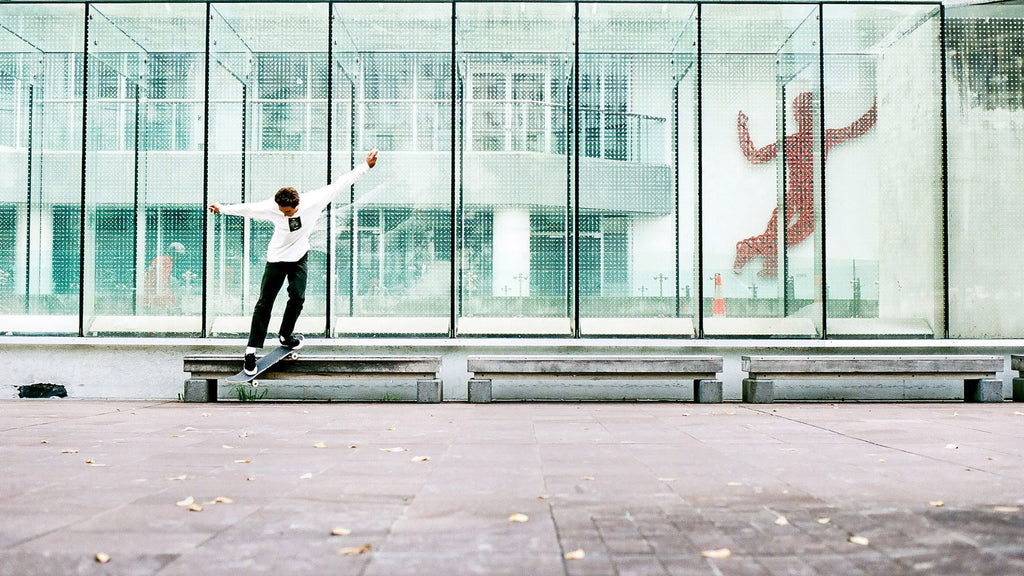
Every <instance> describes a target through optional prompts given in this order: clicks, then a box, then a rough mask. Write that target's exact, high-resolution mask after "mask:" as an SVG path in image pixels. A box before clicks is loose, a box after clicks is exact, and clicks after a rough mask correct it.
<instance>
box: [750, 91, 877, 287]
mask: <svg viewBox="0 0 1024 576" xmlns="http://www.w3.org/2000/svg"><path fill="white" fill-rule="evenodd" d="M813 103H814V97H813V95H812V94H811V93H810V92H803V93H801V94H799V95H798V96H797V97H796V98H794V99H793V114H794V116H795V117H796V125H797V131H796V132H795V133H794V134H790V135H788V136H786V140H785V156H786V172H787V174H788V183H787V186H788V188H787V190H786V202H785V206H786V219H787V222H786V248H792V247H793V246H796V245H797V244H799V243H801V242H803V241H804V239H806V238H807V237H808V236H810V235H811V233H813V232H814V154H813V150H812V146H813V145H814V137H813V136H814V135H813V133H812V130H813V116H812V113H811V106H812V105H813ZM877 109H878V103H877V102H876V103H875V104H873V105H872V106H871V109H870V110H868V111H867V112H865V113H864V115H863V116H861V117H860V118H858V119H857V120H855V121H854V122H853V123H852V124H850V125H849V126H846V127H844V128H831V129H828V130H825V158H826V159H828V151H829V150H831V149H832V147H833V146H835V145H836V144H841V143H843V142H846V141H847V140H852V139H854V138H856V137H858V136H861V135H862V134H864V133H865V132H867V131H868V130H870V129H871V127H872V126H874V125H875V120H876V112H877ZM747 120H748V118H747V115H746V114H744V113H743V111H740V113H739V115H738V116H737V118H736V129H737V133H738V135H739V141H740V149H741V150H743V155H744V156H746V157H747V160H748V161H749V162H750V163H751V164H764V163H765V162H769V161H771V160H773V159H775V157H776V155H777V154H778V150H777V147H776V144H775V143H774V142H773V143H771V144H769V145H767V146H765V147H764V148H755V147H754V144H753V142H751V141H750V132H749V131H748V130H747ZM778 212H779V209H778V208H775V210H773V211H772V217H771V220H769V221H768V227H767V228H765V231H764V232H762V233H761V234H760V235H758V236H751V237H750V238H747V239H745V240H740V241H739V242H737V243H736V260H735V262H733V271H734V272H736V273H737V274H739V273H740V271H741V270H743V267H744V266H746V265H747V262H749V261H750V260H751V259H753V258H756V257H758V256H761V257H762V258H764V264H763V265H762V267H761V271H760V272H758V273H757V275H758V276H761V277H763V278H772V277H775V275H776V274H777V269H778V248H777V236H778V217H779V214H778Z"/></svg>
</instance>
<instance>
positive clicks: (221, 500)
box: [213, 496, 235, 504]
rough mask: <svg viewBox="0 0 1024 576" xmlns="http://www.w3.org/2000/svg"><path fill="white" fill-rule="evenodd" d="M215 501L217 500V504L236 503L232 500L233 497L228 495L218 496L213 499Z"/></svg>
mask: <svg viewBox="0 0 1024 576" xmlns="http://www.w3.org/2000/svg"><path fill="white" fill-rule="evenodd" d="M213 501H214V502H216V503H217V504H234V503H235V501H234V500H232V499H231V498H228V497H227V496H217V497H216V498H214V499H213Z"/></svg>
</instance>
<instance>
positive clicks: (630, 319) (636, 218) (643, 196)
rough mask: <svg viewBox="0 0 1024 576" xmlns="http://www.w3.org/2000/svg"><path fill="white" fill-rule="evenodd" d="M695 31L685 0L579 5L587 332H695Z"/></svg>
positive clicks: (582, 279) (581, 275)
mask: <svg viewBox="0 0 1024 576" xmlns="http://www.w3.org/2000/svg"><path fill="white" fill-rule="evenodd" d="M696 29H697V27H696V7H695V6H693V5H689V4H677V5H664V6H663V5H656V4H604V3H602V4H581V5H580V39H579V43H580V71H579V74H580V81H579V86H580V109H579V115H580V125H581V127H583V130H582V131H581V142H580V152H581V158H580V179H581V181H580V221H579V242H580V261H579V267H580V270H579V278H580V331H581V333H582V334H584V335H592V334H593V335H601V334H613V335H629V334H646V335H650V334H659V335H673V336H683V337H693V336H694V322H693V315H694V310H693V308H692V306H691V301H690V300H687V301H686V302H684V301H683V300H682V297H683V296H684V292H683V291H681V290H679V289H677V286H678V285H679V284H680V283H685V284H686V285H690V286H692V285H693V282H694V272H693V270H694V267H693V253H694V240H695V236H694V234H693V215H694V204H695V198H696V196H695V195H694V193H693V192H694V187H693V182H694V174H695V170H694V168H695V158H696V154H695V149H694V146H693V137H694V136H693V135H694V131H693V127H694V123H693V117H694V114H695V112H696V105H695V100H696V93H695V91H694V88H695V86H696V70H695V69H694V68H693V65H694V64H695V62H696V58H695V51H696ZM682 117H687V119H686V120H683V118H682ZM677 124H678V125H680V127H679V128H678V129H677V128H676V126H677ZM682 126H686V128H687V129H686V130H685V131H684V130H683V128H682ZM682 140H686V141H685V142H682ZM684 154H685V155H684ZM684 220H685V221H686V222H685V223H684V222H683V221H684ZM681 230H685V232H684V234H683V235H681V234H680V232H681Z"/></svg>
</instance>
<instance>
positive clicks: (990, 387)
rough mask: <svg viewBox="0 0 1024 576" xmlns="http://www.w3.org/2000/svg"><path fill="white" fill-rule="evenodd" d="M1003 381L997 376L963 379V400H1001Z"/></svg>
mask: <svg viewBox="0 0 1024 576" xmlns="http://www.w3.org/2000/svg"><path fill="white" fill-rule="evenodd" d="M1002 401H1003V381H1002V380H1000V379H998V378H981V379H978V380H964V402H1002Z"/></svg>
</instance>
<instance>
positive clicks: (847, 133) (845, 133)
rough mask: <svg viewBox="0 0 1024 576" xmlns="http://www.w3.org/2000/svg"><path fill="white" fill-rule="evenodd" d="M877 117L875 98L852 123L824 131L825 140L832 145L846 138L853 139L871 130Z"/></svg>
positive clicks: (876, 101)
mask: <svg viewBox="0 0 1024 576" xmlns="http://www.w3.org/2000/svg"><path fill="white" fill-rule="evenodd" d="M877 119H878V100H875V102H874V104H872V105H871V109H870V110H868V111H867V112H865V113H864V115H863V116H861V117H860V118H858V119H856V120H854V121H853V124H850V125H849V126H845V127H843V128H835V129H832V130H826V131H825V142H826V143H827V144H828V145H830V146H833V145H835V144H841V143H843V142H846V141H847V140H853V139H854V138H857V137H858V136H863V135H864V133H865V132H867V131H868V130H871V127H872V126H874V125H875V121H876V120H877Z"/></svg>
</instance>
